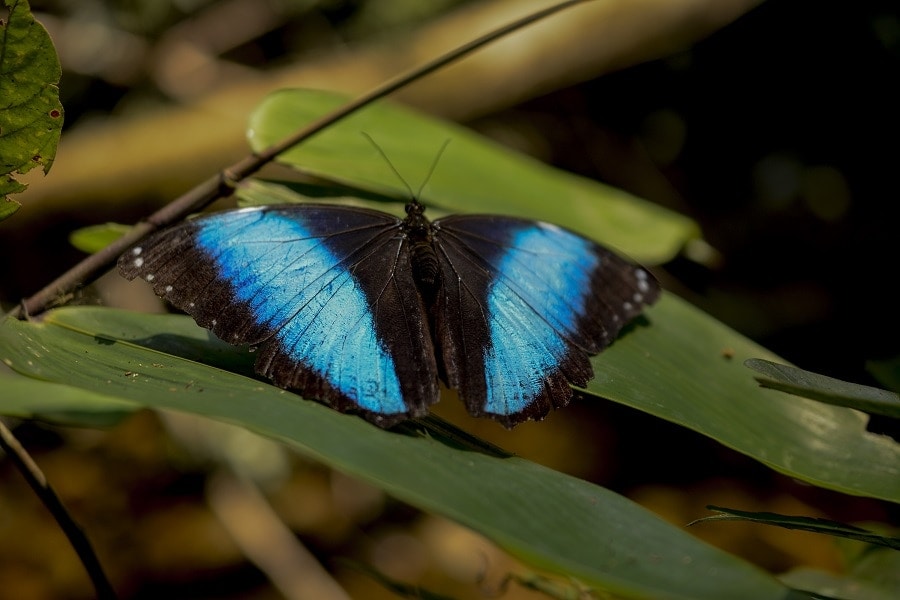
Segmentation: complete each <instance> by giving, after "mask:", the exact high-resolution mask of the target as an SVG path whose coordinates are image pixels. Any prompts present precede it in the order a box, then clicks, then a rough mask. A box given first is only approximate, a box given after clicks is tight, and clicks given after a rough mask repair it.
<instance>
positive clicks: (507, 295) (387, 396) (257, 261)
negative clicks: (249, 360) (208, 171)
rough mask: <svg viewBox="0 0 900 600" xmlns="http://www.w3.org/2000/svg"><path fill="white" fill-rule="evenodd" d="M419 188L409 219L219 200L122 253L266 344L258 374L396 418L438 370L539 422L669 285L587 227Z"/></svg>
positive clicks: (502, 415)
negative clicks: (454, 205)
mask: <svg viewBox="0 0 900 600" xmlns="http://www.w3.org/2000/svg"><path fill="white" fill-rule="evenodd" d="M392 168H393V167H392ZM410 196H411V198H412V200H411V201H410V202H409V203H408V204H407V205H406V218H404V219H400V218H397V217H395V216H393V215H389V214H386V213H382V212H378V211H374V210H368V209H364V208H355V207H349V206H338V205H324V204H288V205H274V206H263V207H256V208H244V209H237V210H226V211H223V212H219V213H213V214H209V215H207V216H202V217H198V218H195V219H191V220H188V221H184V222H182V223H180V224H178V225H175V226H173V227H170V228H168V229H165V230H163V231H160V232H158V233H156V234H154V235H152V236H151V237H149V238H148V239H146V240H144V241H142V242H141V243H140V244H139V245H136V246H134V247H132V248H131V249H130V250H128V251H127V252H126V253H125V254H123V255H122V257H121V258H120V259H119V263H118V266H119V270H120V272H121V273H122V275H124V276H125V277H126V278H128V279H135V278H141V279H144V280H145V281H148V282H149V283H150V284H151V285H152V286H153V289H154V291H155V292H156V293H157V294H158V295H159V296H161V297H163V298H165V299H166V300H168V301H169V302H170V303H171V304H173V305H174V306H176V307H177V308H179V309H181V310H183V311H185V312H187V313H188V314H190V315H191V316H193V317H194V319H195V320H196V321H197V323H198V324H200V325H201V326H203V327H206V328H208V329H211V330H212V331H213V332H214V333H215V334H216V335H217V336H218V337H220V338H221V339H223V340H225V341H227V342H231V343H233V344H248V345H250V346H251V347H254V348H256V349H257V350H258V352H259V354H258V357H257V359H256V365H255V368H256V371H257V372H258V373H259V374H261V375H264V376H265V377H268V378H269V379H271V380H272V381H273V382H274V383H275V384H276V385H278V386H280V387H283V388H288V389H293V390H296V391H298V392H299V393H300V394H301V395H303V396H304V397H307V398H312V399H317V400H320V401H324V402H326V403H327V404H329V405H330V406H332V407H333V408H336V409H337V410H340V411H344V412H355V413H358V414H361V415H362V416H363V417H364V418H366V419H367V420H369V421H371V422H372V423H375V424H376V425H379V426H381V427H390V426H391V425H394V424H396V423H398V422H400V421H402V420H405V419H408V418H412V417H419V416H423V415H425V414H426V413H427V412H428V407H429V406H430V405H431V404H433V403H435V402H437V401H438V399H439V396H440V387H439V383H438V379H439V378H440V379H443V381H444V382H446V384H447V385H448V386H449V387H451V388H455V389H457V390H458V392H459V396H460V398H461V399H462V400H463V402H465V405H466V408H467V409H468V411H469V413H470V414H472V415H473V416H476V417H490V418H492V419H495V420H497V421H499V422H500V423H502V424H503V425H505V426H506V427H513V426H514V425H516V424H517V423H520V422H522V421H525V420H528V419H534V420H540V419H542V418H543V417H545V416H546V415H547V413H548V412H549V410H550V408H551V407H553V408H556V407H562V406H565V405H566V404H568V402H569V400H570V399H571V397H572V390H571V388H570V387H569V384H573V385H576V386H584V385H585V384H586V383H587V382H588V381H589V380H590V379H591V378H592V377H593V376H594V374H593V370H592V368H591V364H590V362H589V360H588V357H589V355H591V354H596V353H598V352H600V351H601V350H603V349H604V348H605V347H606V346H608V345H609V344H610V343H612V341H613V340H614V339H615V338H616V336H617V335H618V333H619V331H620V330H621V329H622V327H624V326H625V325H626V324H627V323H628V322H629V321H630V320H632V319H633V318H634V317H636V316H637V315H638V314H639V313H640V312H641V310H642V308H643V306H644V305H646V304H651V303H653V302H654V301H655V300H656V299H657V297H658V296H659V285H658V283H657V282H656V280H655V279H654V278H653V277H652V275H650V274H649V273H648V272H647V271H646V270H644V269H643V268H642V267H640V266H637V265H635V264H632V263H631V262H628V261H626V260H624V259H622V258H620V257H619V256H617V255H616V254H614V253H612V252H611V251H609V250H607V249H606V248H603V247H601V246H599V245H597V244H595V243H594V242H592V241H590V240H587V239H585V238H583V237H581V236H579V235H577V234H575V233H572V232H571V231H567V230H565V229H562V228H560V227H557V226H556V225H551V224H549V223H542V222H538V221H532V220H528V219H521V218H515V217H504V216H490V215H455V216H449V217H446V218H443V219H440V220H437V221H434V222H430V221H429V220H428V219H426V218H425V215H424V212H425V207H424V206H423V205H422V204H420V203H419V201H418V199H417V194H412V193H410Z"/></svg>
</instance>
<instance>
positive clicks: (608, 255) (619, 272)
mask: <svg viewBox="0 0 900 600" xmlns="http://www.w3.org/2000/svg"><path fill="white" fill-rule="evenodd" d="M434 229H435V234H434V237H435V240H436V244H437V247H438V253H439V255H440V258H441V269H442V280H443V287H442V291H441V294H440V298H439V301H438V304H439V306H438V307H437V310H436V313H437V327H438V337H439V339H440V340H441V342H440V343H441V347H442V356H443V361H444V366H445V370H446V371H447V377H448V380H449V385H450V386H451V387H458V388H459V391H460V396H461V397H462V399H463V401H464V402H465V403H466V406H467V408H468V410H469V412H470V413H471V414H473V415H475V416H488V417H491V418H493V419H496V420H498V421H500V422H501V423H503V424H504V425H506V426H512V425H515V424H516V423H518V422H521V421H523V420H526V419H540V418H543V417H544V416H545V415H546V414H547V412H548V411H549V410H550V409H551V408H554V407H560V406H564V405H565V404H567V403H568V401H569V399H570V398H571V396H572V391H571V389H570V388H569V384H570V383H571V384H574V385H576V386H583V385H585V384H586V383H587V382H588V381H589V380H590V379H591V378H592V377H593V370H592V368H591V365H590V362H589V358H588V355H589V354H595V353H597V352H599V351H600V350H602V349H603V348H605V347H606V346H607V345H609V344H610V343H611V342H612V341H613V340H614V339H615V337H616V335H618V333H619V331H620V329H621V328H622V327H623V326H624V325H625V324H626V323H627V322H628V321H630V320H631V319H632V318H633V317H635V316H636V315H637V314H639V313H640V312H641V310H642V308H643V305H644V304H649V303H652V302H653V301H655V299H656V297H657V296H658V293H659V289H658V285H657V283H656V281H655V280H654V279H653V278H652V277H651V276H650V275H649V274H648V273H647V272H646V271H644V270H643V269H642V268H641V267H638V266H635V265H632V264H631V263H629V262H627V261H625V260H623V259H622V258H620V257H618V256H617V255H615V254H613V253H612V252H610V251H608V250H606V249H604V248H602V247H600V246H598V245H596V244H594V243H593V242H591V241H589V240H587V239H585V238H583V237H581V236H578V235H576V234H574V233H572V232H570V231H567V230H565V229H562V228H560V227H557V226H554V225H550V224H547V223H540V222H536V221H530V220H525V219H517V218H512V217H493V216H454V217H448V218H445V219H442V220H440V221H437V222H435V223H434Z"/></svg>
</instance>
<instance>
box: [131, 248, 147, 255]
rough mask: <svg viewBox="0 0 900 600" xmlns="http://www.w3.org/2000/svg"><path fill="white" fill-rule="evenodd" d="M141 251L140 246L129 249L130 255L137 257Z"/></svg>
mask: <svg viewBox="0 0 900 600" xmlns="http://www.w3.org/2000/svg"><path fill="white" fill-rule="evenodd" d="M143 251H144V249H143V248H142V247H141V246H135V247H134V248H132V249H131V253H132V254H134V255H135V256H137V255H138V254H140V253H141V252H143Z"/></svg>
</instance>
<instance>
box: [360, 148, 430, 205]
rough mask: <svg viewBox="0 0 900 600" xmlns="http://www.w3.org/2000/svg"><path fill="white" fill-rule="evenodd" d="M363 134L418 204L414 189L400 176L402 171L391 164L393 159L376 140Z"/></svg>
mask: <svg viewBox="0 0 900 600" xmlns="http://www.w3.org/2000/svg"><path fill="white" fill-rule="evenodd" d="M362 134H363V137H365V138H366V139H367V140H369V143H370V144H372V145H373V146H374V147H375V149H376V150H378V154H380V155H381V158H383V159H384V162H386V163H387V164H388V166H389V167H390V168H391V171H393V172H394V175H396V176H397V179H399V180H400V182H401V183H403V186H404V187H405V188H406V191H407V192H409V197H410V198H411V199H412V201H413V202H418V200H417V198H416V195H415V194H413V191H412V188H411V187H409V184H408V183H406V180H405V179H403V175H401V174H400V171H398V170H397V167H395V166H394V163H392V162H391V159H389V158H388V155H387V154H385V152H384V150H382V149H381V146H379V145H378V142H376V141H375V139H374V138H372V136H371V135H369V134H368V133H366V132H365V131H363V132H362Z"/></svg>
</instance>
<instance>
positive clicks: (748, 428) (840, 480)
mask: <svg viewBox="0 0 900 600" xmlns="http://www.w3.org/2000/svg"><path fill="white" fill-rule="evenodd" d="M645 315H646V319H647V323H648V325H649V326H643V325H641V324H640V323H638V324H637V326H636V327H634V328H633V331H632V332H631V333H630V334H629V332H627V331H626V332H625V334H624V335H623V337H622V338H621V339H619V340H618V341H617V342H616V343H615V344H613V345H612V346H611V347H610V348H609V349H608V350H606V351H605V352H603V353H602V354H600V355H598V356H597V357H595V358H594V360H593V361H592V363H593V365H594V371H595V373H596V377H595V378H594V379H593V380H592V381H590V382H589V383H588V386H587V389H588V390H589V391H591V392H594V393H595V394H597V395H598V396H602V397H604V398H609V399H611V400H615V401H616V402H620V403H622V404H626V405H628V406H632V407H634V408H637V409H638V410H642V411H644V412H647V413H649V414H652V415H656V416H658V417H660V418H663V419H666V420H667V421H671V422H673V423H677V424H679V425H683V426H685V427H688V428H690V429H693V430H694V431H697V432H700V433H702V434H703V435H706V436H708V437H711V438H713V439H715V440H718V441H719V442H721V443H722V444H724V445H726V446H728V447H730V448H733V449H734V450H737V451H738V452H741V453H743V454H746V455H748V456H752V457H753V458H755V459H757V460H759V461H760V462H762V463H764V464H766V465H768V466H770V467H771V468H773V469H775V470H777V471H780V472H782V473H785V474H786V475H789V476H791V477H795V478H797V479H801V480H803V481H806V482H808V483H812V484H814V485H818V486H821V487H824V488H828V489H833V490H838V491H841V492H846V493H849V494H857V495H862V496H871V497H874V498H881V499H884V500H890V501H892V502H900V444H896V443H895V442H894V441H893V440H891V439H890V438H888V437H886V436H882V435H878V434H874V433H871V432H868V431H866V424H867V421H868V418H867V417H866V415H863V414H861V413H859V412H857V411H855V410H851V409H847V408H842V407H838V406H830V405H827V404H822V403H820V402H815V401H813V400H807V399H805V398H796V397H791V396H785V395H784V394H783V393H781V392H777V391H775V390H769V389H765V388H761V387H759V386H758V385H757V384H756V382H755V381H754V379H753V377H752V376H751V375H750V373H749V372H748V371H747V369H746V368H745V367H744V366H743V361H745V360H746V359H748V358H751V357H766V358H767V359H768V360H771V361H774V362H783V360H782V359H780V358H779V357H778V356H776V355H774V354H772V353H771V352H769V351H767V350H766V349H765V348H762V347H761V346H759V345H757V344H755V343H753V342H752V341H750V340H748V339H747V338H745V337H743V336H741V335H740V334H738V333H737V332H735V331H733V330H731V329H729V328H728V327H726V326H725V325H723V324H721V323H719V322H718V321H716V320H715V319H713V318H711V317H709V316H708V315H706V314H705V313H703V312H702V311H700V310H697V309H696V308H694V307H693V306H691V305H690V304H688V303H686V302H684V301H682V300H680V299H678V298H676V297H675V296H673V295H672V294H664V295H663V297H662V298H661V299H660V301H659V302H658V303H657V304H656V305H655V306H653V307H651V308H649V309H647V310H646V311H645Z"/></svg>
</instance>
